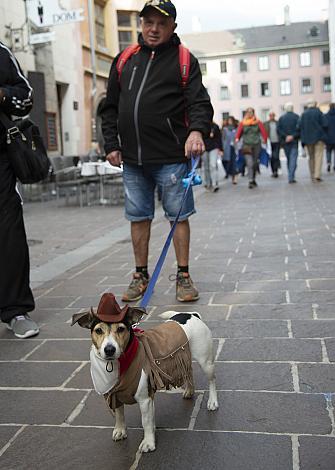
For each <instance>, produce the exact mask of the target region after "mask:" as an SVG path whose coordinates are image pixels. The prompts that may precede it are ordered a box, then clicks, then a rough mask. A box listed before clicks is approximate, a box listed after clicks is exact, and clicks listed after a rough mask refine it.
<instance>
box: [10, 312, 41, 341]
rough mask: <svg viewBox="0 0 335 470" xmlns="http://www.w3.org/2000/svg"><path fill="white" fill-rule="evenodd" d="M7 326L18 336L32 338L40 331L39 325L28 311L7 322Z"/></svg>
mask: <svg viewBox="0 0 335 470" xmlns="http://www.w3.org/2000/svg"><path fill="white" fill-rule="evenodd" d="M7 328H8V329H9V330H12V331H13V333H14V335H15V336H16V337H17V338H21V339H22V338H30V337H31V336H36V335H38V333H39V332H40V329H39V327H38V325H37V324H36V323H35V322H34V321H33V320H32V319H31V318H30V316H29V315H28V313H25V314H24V315H17V316H16V317H14V318H12V319H11V321H10V322H9V323H7Z"/></svg>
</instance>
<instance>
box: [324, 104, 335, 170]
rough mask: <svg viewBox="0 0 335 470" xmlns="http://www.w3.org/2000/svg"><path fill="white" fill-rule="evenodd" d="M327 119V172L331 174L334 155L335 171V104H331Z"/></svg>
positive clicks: (334, 167) (334, 164)
mask: <svg viewBox="0 0 335 470" xmlns="http://www.w3.org/2000/svg"><path fill="white" fill-rule="evenodd" d="M326 118H327V124H328V128H327V141H326V144H327V146H326V151H327V171H328V172H330V169H331V167H332V155H333V170H334V171H335V103H330V105H329V111H328V113H327V114H326Z"/></svg>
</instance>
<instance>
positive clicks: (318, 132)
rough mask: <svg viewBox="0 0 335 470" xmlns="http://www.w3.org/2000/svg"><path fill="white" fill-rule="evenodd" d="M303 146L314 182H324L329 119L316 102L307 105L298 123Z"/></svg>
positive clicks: (312, 101) (309, 102) (311, 101)
mask: <svg viewBox="0 0 335 470" xmlns="http://www.w3.org/2000/svg"><path fill="white" fill-rule="evenodd" d="M298 130H299V132H300V136H301V143H302V145H304V146H306V147H307V151H308V156H309V171H310V175H311V180H312V181H313V182H320V181H322V178H321V170H322V161H323V154H324V149H325V142H326V141H327V118H326V116H325V115H324V114H323V113H322V112H321V111H320V109H319V108H318V107H317V103H316V101H314V100H310V101H308V103H307V109H306V110H305V111H304V112H303V113H302V115H301V117H300V119H299V121H298Z"/></svg>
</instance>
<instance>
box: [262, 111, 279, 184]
mask: <svg viewBox="0 0 335 470" xmlns="http://www.w3.org/2000/svg"><path fill="white" fill-rule="evenodd" d="M275 118H276V115H275V113H270V114H269V120H268V121H266V122H265V123H264V127H265V130H266V133H267V135H268V137H269V139H270V143H271V170H272V176H273V177H274V178H278V170H279V168H280V160H279V151H280V143H279V136H278V131H277V126H278V121H277V120H276V119H275Z"/></svg>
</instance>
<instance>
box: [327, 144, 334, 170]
mask: <svg viewBox="0 0 335 470" xmlns="http://www.w3.org/2000/svg"><path fill="white" fill-rule="evenodd" d="M332 152H334V165H333V168H334V169H335V144H328V145H327V147H326V156H327V164H328V165H331V164H332Z"/></svg>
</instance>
